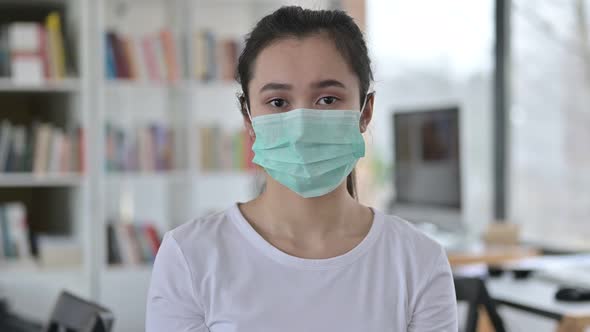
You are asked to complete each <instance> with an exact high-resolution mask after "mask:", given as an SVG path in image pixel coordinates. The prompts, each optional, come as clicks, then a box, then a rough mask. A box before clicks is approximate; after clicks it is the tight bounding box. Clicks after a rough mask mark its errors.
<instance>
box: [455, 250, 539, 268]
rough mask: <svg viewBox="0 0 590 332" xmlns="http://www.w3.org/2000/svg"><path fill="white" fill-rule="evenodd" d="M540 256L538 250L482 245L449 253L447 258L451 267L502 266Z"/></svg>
mask: <svg viewBox="0 0 590 332" xmlns="http://www.w3.org/2000/svg"><path fill="white" fill-rule="evenodd" d="M539 254H540V251H539V250H538V249H534V248H530V247H525V246H519V245H502V246H498V245H488V246H485V245H482V246H474V247H472V248H468V249H466V250H464V251H449V252H447V257H448V258H449V263H450V264H451V267H453V268H455V267H458V266H461V265H468V264H491V265H502V264H504V263H507V262H510V261H518V260H522V259H525V258H530V257H535V256H538V255H539Z"/></svg>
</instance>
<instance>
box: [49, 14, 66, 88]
mask: <svg viewBox="0 0 590 332" xmlns="http://www.w3.org/2000/svg"><path fill="white" fill-rule="evenodd" d="M45 26H46V29H47V31H48V34H49V43H50V44H51V46H50V47H49V49H50V51H51V60H52V62H53V66H52V68H53V69H54V71H53V74H54V78H56V79H62V78H64V77H65V76H66V58H65V50H64V41H63V34H62V29H61V18H60V15H59V13H57V12H52V13H50V14H49V15H47V18H46V19H45Z"/></svg>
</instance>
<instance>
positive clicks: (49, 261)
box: [37, 235, 83, 268]
mask: <svg viewBox="0 0 590 332" xmlns="http://www.w3.org/2000/svg"><path fill="white" fill-rule="evenodd" d="M37 238H38V247H39V249H38V251H39V254H38V262H39V265H40V266H42V267H44V268H64V267H73V266H81V265H82V260H83V259H82V248H81V246H80V243H79V241H78V240H77V239H76V238H75V237H72V236H57V235H39V236H37Z"/></svg>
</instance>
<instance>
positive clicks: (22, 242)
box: [4, 203, 32, 260]
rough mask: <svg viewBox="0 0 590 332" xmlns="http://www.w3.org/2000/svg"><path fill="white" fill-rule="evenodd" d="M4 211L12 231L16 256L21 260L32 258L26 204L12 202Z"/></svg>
mask: <svg viewBox="0 0 590 332" xmlns="http://www.w3.org/2000/svg"><path fill="white" fill-rule="evenodd" d="M4 211H5V216H6V220H7V222H8V225H9V227H8V228H9V229H10V231H11V232H12V234H11V237H12V243H13V250H14V252H13V254H14V257H16V258H19V259H21V260H26V259H31V258H32V256H31V250H30V245H29V240H28V233H29V230H28V229H29V228H28V225H27V219H26V209H25V206H24V205H23V204H21V203H10V204H7V205H6V206H5V209H4Z"/></svg>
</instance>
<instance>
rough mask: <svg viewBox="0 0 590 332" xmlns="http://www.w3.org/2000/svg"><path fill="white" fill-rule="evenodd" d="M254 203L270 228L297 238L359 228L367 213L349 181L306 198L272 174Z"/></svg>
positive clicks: (259, 214)
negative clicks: (276, 179)
mask: <svg viewBox="0 0 590 332" xmlns="http://www.w3.org/2000/svg"><path fill="white" fill-rule="evenodd" d="M253 203H254V209H256V210H257V212H258V213H256V214H257V215H258V216H261V218H259V219H261V220H262V221H263V222H264V223H265V225H264V227H265V228H266V229H267V231H271V232H272V233H278V234H281V235H282V236H286V237H293V238H299V237H301V236H317V237H322V236H324V235H326V234H328V233H332V232H334V231H337V232H342V231H344V232H346V231H347V230H351V228H352V229H355V228H357V227H358V226H359V218H362V215H363V212H364V213H366V212H367V211H363V209H365V210H367V209H366V208H365V207H363V206H362V205H360V204H358V202H357V201H356V200H355V199H354V198H352V197H351V196H350V194H349V193H348V191H347V189H346V183H342V184H341V185H340V186H339V187H338V188H336V189H335V190H334V191H332V192H330V193H328V194H326V195H323V196H320V197H314V198H303V197H301V196H299V195H298V194H296V193H294V192H293V191H291V190H289V189H288V188H286V187H284V186H282V185H281V184H279V183H278V182H276V181H274V180H273V179H272V178H270V177H268V178H267V182H266V189H265V191H264V193H262V194H261V195H260V196H259V197H258V198H257V199H256V200H255V202H253Z"/></svg>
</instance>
